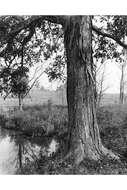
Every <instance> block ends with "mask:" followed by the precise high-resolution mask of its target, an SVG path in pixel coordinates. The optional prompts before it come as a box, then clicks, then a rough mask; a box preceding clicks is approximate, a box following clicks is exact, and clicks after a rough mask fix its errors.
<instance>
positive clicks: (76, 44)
mask: <svg viewBox="0 0 127 190" xmlns="http://www.w3.org/2000/svg"><path fill="white" fill-rule="evenodd" d="M8 13H9V14H8ZM8 13H7V14H1V13H0V175H4V176H7V175H12V176H15V175H16V176H26V175H27V176H28V175H32V176H36V177H37V176H38V175H39V176H41V178H42V183H43V180H44V178H43V177H44V176H47V175H48V176H49V175H50V176H52V175H53V176H54V175H55V176H57V175H61V176H63V175H67V176H68V177H69V175H71V176H72V175H76V176H80V175H82V176H86V175H87V176H91V175H92V176H93V175H94V176H95V175H96V176H98V175H101V176H102V175H105V176H109V175H110V176H111V175H127V15H126V14H122V13H121V14H98V13H97V14H87V13H85V12H84V14H82V11H81V14H80V12H78V14H57V12H56V14H51V13H50V12H48V10H47V14H45V12H44V13H43V12H42V14H40V11H39V13H38V14H34V13H33V14H32V13H31V14H29V12H28V14H26V13H27V12H25V14H20V12H19V13H17V12H16V14H15V13H14V14H10V12H8ZM15 179H16V178H15ZM63 179H64V178H63ZM68 179H69V178H68ZM85 179H86V178H84V181H85ZM33 180H34V179H33ZM72 180H73V179H72ZM49 181H50V180H49ZM49 181H48V182H49ZM58 181H59V180H58ZM64 181H65V179H64ZM48 182H47V183H48ZM49 183H50V182H49ZM61 186H62V184H61ZM45 188H46V187H45ZM2 189H3V188H2ZM27 189H29V187H28V188H27ZM30 189H31V188H30ZM59 189H61V187H59Z"/></svg>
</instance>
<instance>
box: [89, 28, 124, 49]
mask: <svg viewBox="0 0 127 190" xmlns="http://www.w3.org/2000/svg"><path fill="white" fill-rule="evenodd" d="M92 30H93V31H94V32H96V33H97V34H98V35H101V36H103V37H107V38H110V39H112V40H114V41H116V42H117V43H118V44H119V45H120V46H122V47H123V48H125V49H127V44H126V43H124V42H122V41H121V40H119V39H118V38H115V37H114V36H112V35H111V34H108V33H105V32H103V31H102V30H100V29H99V28H97V27H96V26H92Z"/></svg>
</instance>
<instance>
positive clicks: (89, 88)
mask: <svg viewBox="0 0 127 190" xmlns="http://www.w3.org/2000/svg"><path fill="white" fill-rule="evenodd" d="M64 30H65V35H64V43H65V49H66V56H67V102H68V116H69V148H70V151H71V152H72V155H73V157H74V160H75V163H76V164H79V163H80V162H81V161H82V160H83V159H84V158H89V159H94V160H98V159H101V158H102V157H103V156H109V157H114V158H117V156H116V155H114V154H113V153H112V152H111V151H109V150H107V149H106V148H105V147H104V146H103V145H102V143H101V139H100V134H99V129H98V124H97V118H96V109H95V94H94V91H95V89H94V88H95V86H94V77H93V60H92V29H91V17H90V16H71V17H69V18H68V20H67V22H66V25H65V27H64Z"/></svg>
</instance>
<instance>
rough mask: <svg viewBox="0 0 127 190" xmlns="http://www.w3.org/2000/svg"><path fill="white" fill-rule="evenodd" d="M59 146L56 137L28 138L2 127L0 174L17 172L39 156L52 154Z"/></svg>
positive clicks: (0, 134)
mask: <svg viewBox="0 0 127 190" xmlns="http://www.w3.org/2000/svg"><path fill="white" fill-rule="evenodd" d="M57 148H58V143H57V142H56V140H54V139H48V138H34V139H30V138H26V137H24V136H22V135H21V134H19V133H16V132H14V131H9V130H3V129H1V128H0V174H15V173H16V171H17V169H18V170H20V171H21V173H22V168H23V165H24V164H26V163H27V162H28V161H32V160H36V159H38V158H39V156H40V155H41V156H42V155H44V156H51V155H52V153H53V152H55V151H56V150H57Z"/></svg>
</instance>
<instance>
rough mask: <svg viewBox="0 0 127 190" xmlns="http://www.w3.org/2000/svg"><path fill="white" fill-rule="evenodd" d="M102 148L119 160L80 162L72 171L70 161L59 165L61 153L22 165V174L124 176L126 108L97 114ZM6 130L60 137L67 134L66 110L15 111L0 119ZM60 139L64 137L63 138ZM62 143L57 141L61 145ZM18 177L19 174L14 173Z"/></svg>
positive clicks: (110, 108) (116, 107)
mask: <svg viewBox="0 0 127 190" xmlns="http://www.w3.org/2000/svg"><path fill="white" fill-rule="evenodd" d="M97 118H98V124H99V129H100V135H101V139H102V142H103V144H104V145H105V146H106V147H107V148H108V149H111V150H112V151H113V152H115V153H117V154H119V155H120V157H121V160H120V161H119V162H118V161H115V160H107V159H106V158H105V159H104V160H102V161H99V162H94V161H89V160H84V162H83V163H81V165H80V166H78V167H77V168H75V167H74V166H73V165H72V160H67V161H62V159H63V154H62V151H61V150H62V148H63V147H62V143H61V146H60V147H61V149H60V150H59V151H58V152H57V153H56V154H55V155H52V157H49V158H47V157H44V156H43V157H40V158H38V160H37V162H34V163H33V162H29V163H27V164H26V165H24V168H23V170H22V172H21V173H22V174H127V105H123V106H120V105H114V106H113V105H112V106H104V107H101V108H99V109H98V111H97ZM0 124H1V125H2V126H4V127H6V128H12V129H16V130H20V131H22V132H23V133H25V134H27V135H29V136H43V135H52V136H62V134H66V132H67V108H66V107H63V106H52V105H51V102H49V104H48V105H43V106H27V107H24V111H23V112H19V111H17V110H15V111H14V112H12V113H9V115H8V117H5V116H2V115H1V117H0ZM63 137H64V135H63ZM62 140H64V138H63V139H61V141H62ZM18 173H20V171H18Z"/></svg>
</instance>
